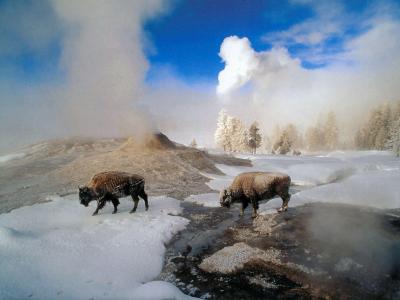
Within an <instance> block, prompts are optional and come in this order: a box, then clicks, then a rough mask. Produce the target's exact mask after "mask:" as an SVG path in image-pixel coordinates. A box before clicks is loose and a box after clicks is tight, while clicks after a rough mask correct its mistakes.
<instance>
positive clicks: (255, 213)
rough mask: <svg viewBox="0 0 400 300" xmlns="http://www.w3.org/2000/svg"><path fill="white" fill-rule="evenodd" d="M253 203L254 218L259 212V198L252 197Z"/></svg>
mask: <svg viewBox="0 0 400 300" xmlns="http://www.w3.org/2000/svg"><path fill="white" fill-rule="evenodd" d="M251 204H252V206H253V213H252V215H251V217H252V218H253V219H254V218H256V217H257V215H258V214H257V209H258V201H257V199H255V198H253V199H251Z"/></svg>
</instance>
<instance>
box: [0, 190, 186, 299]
mask: <svg viewBox="0 0 400 300" xmlns="http://www.w3.org/2000/svg"><path fill="white" fill-rule="evenodd" d="M52 200H53V201H52V202H48V203H43V204H36V205H33V206H29V207H23V208H20V209H17V210H14V211H12V212H11V213H8V214H2V215H0V257H1V260H0V270H1V272H0V299H26V298H32V299H55V298H57V299H58V298H60V299H90V298H96V299H99V298H100V299H101V298H103V299H104V298H113V299H116V298H118V299H126V298H130V299H132V295H134V293H135V291H136V289H137V288H138V287H140V286H141V283H142V282H146V281H149V280H151V279H153V278H154V277H156V276H157V275H158V274H159V273H160V271H161V268H162V263H163V255H164V251H165V246H164V244H165V243H167V242H168V241H169V240H170V239H171V238H172V236H173V235H174V234H176V233H177V232H178V231H180V230H182V229H183V228H184V227H185V226H186V225H187V223H188V222H189V221H188V220H187V219H185V218H182V217H179V216H173V215H170V214H178V213H180V211H181V208H180V203H179V201H178V200H175V199H172V198H167V197H152V198H150V199H149V203H150V209H149V211H147V212H145V211H144V204H143V202H141V203H140V204H139V208H138V211H137V212H136V213H135V214H129V213H128V211H129V210H130V209H131V208H132V205H133V203H132V200H129V199H121V205H120V207H119V213H117V214H115V215H113V214H111V212H112V205H108V206H106V207H105V208H104V209H103V210H102V211H101V213H100V214H99V215H98V216H95V217H92V216H91V214H92V212H93V210H94V209H95V203H93V204H92V205H91V206H90V207H89V208H85V207H84V206H82V205H80V204H79V202H78V199H77V198H76V196H69V197H67V198H61V197H53V198H52ZM157 285H158V286H159V287H160V290H159V291H161V290H162V289H161V284H159V283H158V284H157ZM165 287H166V286H164V289H163V290H164V291H166V292H168V293H169V294H168V295H170V294H171V293H170V292H171V291H172V290H173V289H172V288H171V287H170V288H168V289H165ZM139 292H140V290H139ZM171 295H172V294H171ZM176 295H179V293H177V292H176ZM179 297H180V296H179ZM176 299H180V298H178V297H177V298H176Z"/></svg>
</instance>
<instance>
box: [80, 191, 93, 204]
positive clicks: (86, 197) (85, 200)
mask: <svg viewBox="0 0 400 300" xmlns="http://www.w3.org/2000/svg"><path fill="white" fill-rule="evenodd" d="M79 200H80V203H81V204H82V205H84V206H86V207H87V206H88V205H89V202H90V201H92V200H93V193H92V191H91V190H90V188H89V187H87V186H83V187H79Z"/></svg>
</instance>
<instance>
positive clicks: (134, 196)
mask: <svg viewBox="0 0 400 300" xmlns="http://www.w3.org/2000/svg"><path fill="white" fill-rule="evenodd" d="M131 196H132V199H133V202H134V203H135V204H134V205H133V208H132V210H131V211H130V212H129V213H131V214H132V213H134V212H135V211H136V209H137V207H138V204H139V197H138V195H137V194H132V195H131Z"/></svg>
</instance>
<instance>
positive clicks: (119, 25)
mask: <svg viewBox="0 0 400 300" xmlns="http://www.w3.org/2000/svg"><path fill="white" fill-rule="evenodd" d="M53 4H54V7H55V10H56V12H57V14H58V15H59V16H60V17H61V19H62V20H63V21H64V25H65V29H66V37H65V39H64V43H63V52H62V58H61V62H62V66H63V67H64V69H65V70H66V73H67V84H66V86H65V87H64V88H63V89H62V90H61V93H60V97H61V98H63V101H62V102H63V103H65V104H66V105H67V106H66V107H65V108H66V109H65V110H64V111H63V112H64V117H65V124H67V125H68V126H69V130H70V133H74V134H76V133H77V132H80V133H83V134H90V135H99V134H100V135H116V134H119V135H120V134H138V133H142V132H143V131H144V130H146V129H148V127H149V126H150V124H147V123H146V122H147V121H146V118H145V117H144V116H143V113H142V112H140V111H138V110H137V109H136V108H135V106H134V103H135V101H136V100H137V99H138V98H139V97H140V96H141V95H142V94H143V89H144V87H143V82H144V77H145V74H146V71H147V68H148V62H147V60H146V58H145V56H144V54H143V33H142V25H143V24H142V23H143V20H145V19H146V18H149V17H151V16H153V15H154V14H155V13H158V12H159V11H160V10H161V8H162V5H161V4H162V2H161V1H158V0H152V1H106V0H102V1H94V0H92V1H84V2H82V1H54V2H53Z"/></svg>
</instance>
